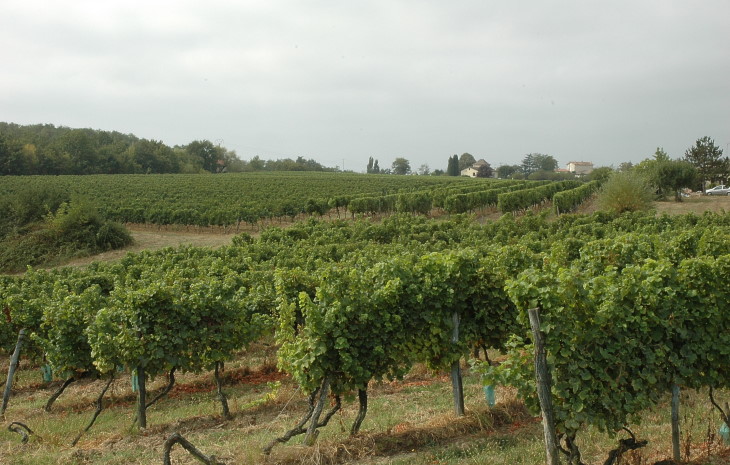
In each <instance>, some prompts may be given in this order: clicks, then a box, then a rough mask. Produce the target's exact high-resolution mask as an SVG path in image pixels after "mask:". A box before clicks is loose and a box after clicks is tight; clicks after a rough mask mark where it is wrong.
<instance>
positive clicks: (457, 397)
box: [451, 312, 464, 417]
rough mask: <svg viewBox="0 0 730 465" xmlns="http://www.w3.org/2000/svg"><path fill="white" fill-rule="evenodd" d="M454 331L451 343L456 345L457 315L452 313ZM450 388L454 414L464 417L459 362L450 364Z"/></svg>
mask: <svg viewBox="0 0 730 465" xmlns="http://www.w3.org/2000/svg"><path fill="white" fill-rule="evenodd" d="M452 321H453V323H454V330H453V333H452V335H451V342H452V343H454V344H457V343H458V342H459V314H458V313H456V312H454V314H453V315H452ZM451 386H452V392H453V394H454V412H455V413H456V415H457V416H460V417H461V416H464V386H463V384H462V380H461V366H460V365H459V360H456V361H455V362H453V363H452V364H451Z"/></svg>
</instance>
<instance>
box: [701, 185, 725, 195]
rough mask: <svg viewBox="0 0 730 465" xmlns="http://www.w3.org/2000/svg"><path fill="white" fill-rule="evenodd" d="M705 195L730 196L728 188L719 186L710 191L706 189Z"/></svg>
mask: <svg viewBox="0 0 730 465" xmlns="http://www.w3.org/2000/svg"><path fill="white" fill-rule="evenodd" d="M705 195H730V187H728V186H724V185H719V186H715V187H713V188H712V189H707V190H706V191H705Z"/></svg>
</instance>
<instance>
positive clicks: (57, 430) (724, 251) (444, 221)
mask: <svg viewBox="0 0 730 465" xmlns="http://www.w3.org/2000/svg"><path fill="white" fill-rule="evenodd" d="M518 192H519V191H518ZM533 192H534V191H533ZM459 195H461V194H459ZM520 195H523V194H520ZM700 203H704V202H698V205H699V204H700ZM728 224H730V216H728V215H726V214H724V213H720V214H714V213H705V214H702V215H696V214H688V215H677V216H668V215H656V214H655V213H653V212H649V213H632V214H624V215H613V214H608V213H602V212H597V213H593V214H590V215H561V216H558V217H556V216H555V215H553V214H551V213H549V211H547V210H545V211H543V212H542V213H533V212H528V213H527V214H524V215H517V216H513V215H504V216H503V217H501V218H500V219H499V220H497V221H485V222H483V223H481V222H480V223H477V222H474V221H472V220H471V219H470V218H468V217H465V216H455V217H452V218H438V219H429V218H427V217H425V216H415V215H410V214H407V215H404V214H393V215H390V216H387V217H384V218H383V217H381V218H378V220H377V221H372V220H370V219H367V218H363V219H358V220H356V221H349V220H348V221H337V220H334V219H333V220H327V221H318V220H315V219H314V218H312V219H309V220H307V221H303V222H298V223H295V224H293V225H289V226H288V227H286V228H279V227H268V228H265V229H264V230H262V231H261V232H260V234H257V235H256V237H251V236H250V235H241V236H236V237H235V238H234V239H233V241H232V244H231V245H230V246H224V247H221V248H218V249H207V248H193V247H181V248H166V249H161V250H157V251H148V252H142V253H138V254H130V255H128V256H126V257H123V258H122V259H121V260H119V261H116V262H109V263H97V264H92V265H90V266H87V267H86V268H82V269H76V268H60V269H55V270H48V271H43V270H31V271H28V272H27V273H25V274H24V275H22V276H17V277H4V278H2V279H0V306H2V308H3V310H4V314H5V318H0V349H1V350H2V351H3V354H4V356H5V357H6V359H7V357H8V356H9V354H10V353H11V352H12V351H13V347H14V345H15V341H16V339H17V335H18V332H19V330H20V329H24V330H25V331H26V332H27V333H28V335H29V338H28V339H26V345H25V347H24V352H23V354H24V355H23V361H22V362H21V370H20V373H19V375H18V379H17V381H16V383H15V384H14V387H13V393H14V395H13V397H11V399H10V405H9V408H8V410H7V411H6V414H5V420H6V422H7V423H10V422H12V421H19V422H22V423H25V424H27V425H28V426H29V427H30V428H31V429H32V430H33V431H34V432H35V434H33V435H31V437H30V440H29V444H27V445H21V444H19V440H20V436H18V435H17V434H15V433H11V432H9V431H5V432H3V433H2V434H1V435H0V441H1V444H2V445H0V459H1V460H2V461H3V462H8V463H28V464H40V463H159V462H160V461H161V454H162V444H163V443H164V442H165V439H166V438H167V437H169V436H170V435H171V434H172V433H173V432H179V433H181V434H183V435H184V436H185V437H186V438H188V439H189V440H191V441H192V442H193V443H194V444H195V445H196V446H197V447H199V448H200V449H201V450H202V451H203V452H204V453H206V454H214V455H216V456H217V457H218V458H219V459H220V460H222V461H223V462H225V463H266V462H268V463H298V464H304V463H363V464H364V463H368V464H373V463H394V464H416V463H443V464H456V463H526V464H539V463H544V451H543V445H542V432H541V427H540V423H539V420H538V419H537V417H536V415H537V411H535V410H534V409H533V410H532V412H533V413H529V412H528V408H527V407H530V408H532V407H534V406H535V395H534V390H533V391H531V388H530V383H534V378H532V371H531V368H530V359H531V351H532V350H533V349H532V346H531V344H530V341H529V337H530V332H529V328H528V327H527V326H526V320H525V311H526V309H527V308H531V307H533V306H535V305H537V306H540V307H541V308H542V309H543V310H544V313H543V318H544V320H543V322H544V331H546V334H547V348H548V354H549V361H550V364H551V367H552V370H553V378H554V380H555V384H554V386H553V391H552V392H553V399H554V400H553V402H554V405H555V409H556V411H557V414H558V415H557V421H556V424H557V426H558V428H559V430H560V431H562V432H563V433H565V434H567V435H569V437H575V441H576V442H575V443H576V444H577V445H578V446H579V447H580V452H581V453H582V460H583V462H584V463H603V461H604V460H605V458H606V457H607V455H608V452H609V450H611V449H613V448H614V447H616V446H617V444H618V443H617V439H618V438H625V437H626V433H624V432H622V431H621V426H623V425H628V426H629V427H630V429H631V430H632V431H633V432H635V433H636V435H637V438H638V439H639V440H641V439H647V440H648V441H649V445H648V446H647V447H645V448H642V449H639V450H638V451H636V452H632V453H627V454H626V455H625V456H624V462H622V463H635V464H642V463H654V462H655V461H658V460H660V459H664V458H668V457H670V456H671V445H670V444H671V443H670V429H671V428H670V426H669V418H670V415H669V411H670V409H669V405H668V403H669V393H670V392H671V388H672V384H673V383H678V384H680V385H681V386H682V398H681V416H680V425H681V428H682V435H681V444H682V454H683V455H682V457H683V458H684V459H687V460H688V461H693V462H688V463H696V464H712V463H714V464H723V463H727V461H724V460H725V459H723V457H724V456H726V454H727V448H726V447H725V446H723V445H722V444H721V443H720V439H719V436H718V434H717V431H718V429H719V427H720V419H719V416H718V413H717V411H716V410H715V409H713V408H712V406H711V404H710V403H709V401H708V398H707V389H708V387H713V388H715V396H716V398H717V399H718V400H719V402H720V404H722V403H723V402H724V401H725V400H726V399H728V396H730V394H729V393H728V390H727V388H728V387H729V385H728V379H730V377H728V372H730V364H728V363H727V357H726V355H727V354H730V337H728V334H730V330H729V329H730V316H729V315H730V311H728V310H730V309H729V308H728V302H730V298H726V297H727V294H726V292H727V291H726V289H725V288H726V282H727V278H728V277H729V276H730V234H728V233H727V232H726V229H727V225H728ZM454 313H458V314H459V315H460V316H459V317H458V318H457V319H458V320H459V321H460V323H459V337H458V338H457V340H456V341H454V340H452V338H453V337H454V336H453V330H454V321H455V320H454ZM475 346H479V347H486V348H489V349H490V358H491V359H492V360H494V361H498V362H499V363H500V365H499V367H500V368H499V369H498V370H497V372H489V374H488V376H490V377H491V379H493V380H496V381H497V384H499V387H498V388H497V390H498V403H497V405H496V406H495V407H494V408H491V409H490V408H489V407H488V406H487V405H486V403H485V400H484V394H483V392H482V389H481V387H482V386H481V374H480V373H481V371H480V370H483V369H484V368H483V367H484V365H482V368H478V365H477V368H471V366H470V363H469V362H468V361H469V360H470V359H471V356H472V354H473V349H474V347H475ZM457 361H458V362H459V364H460V366H461V368H462V370H463V371H464V377H463V380H464V386H465V389H464V398H465V404H466V407H467V410H466V415H465V416H456V415H455V414H454V413H453V400H452V394H451V383H450V382H449V380H448V373H449V369H450V368H451V369H454V367H455V366H456V365H455V363H456V362H457ZM45 362H47V363H49V364H50V365H51V366H52V368H53V371H54V373H56V377H55V379H54V381H52V382H51V383H46V382H41V380H40V372H39V366H40V365H42V364H43V363H45ZM222 362H225V367H226V369H225V371H223V390H224V391H225V392H226V393H227V395H228V404H229V406H230V409H231V413H232V416H231V418H230V419H226V418H224V417H223V416H222V413H221V403H219V402H218V399H217V397H216V385H215V383H214V382H213V375H212V369H213V367H214V366H219V367H220V363H222ZM275 365H278V366H279V367H280V369H281V370H282V372H278V371H276V369H275V368H274V367H275ZM5 367H7V365H5ZM171 368H175V369H176V370H177V374H176V377H177V382H176V387H174V388H173V390H172V391H171V392H170V394H169V395H168V396H167V397H165V398H163V399H162V400H161V401H160V402H159V403H158V404H155V405H154V406H152V407H150V408H149V409H148V410H147V412H146V420H147V424H146V428H139V427H138V426H132V418H133V417H134V416H135V403H136V401H137V394H135V393H133V392H132V391H131V388H130V376H131V373H132V372H133V371H136V372H138V373H139V372H140V370H142V372H144V373H146V374H147V375H149V376H150V377H151V378H152V379H151V381H150V383H149V384H148V386H147V387H148V388H149V395H150V396H152V395H154V394H156V393H159V392H160V391H161V390H162V388H163V386H164V384H165V377H166V374H167V373H168V371H169V370H170V369H171ZM82 371H90V372H92V373H93V375H92V377H91V378H90V379H89V378H85V379H83V380H81V381H78V382H77V383H74V384H71V386H70V387H69V389H68V391H67V392H66V393H64V394H63V395H62V396H61V398H60V399H59V401H58V403H57V404H56V405H55V406H54V408H53V410H52V412H51V413H47V412H44V411H43V406H44V405H45V402H46V400H47V398H48V397H49V396H50V394H51V393H52V391H53V389H55V388H57V387H58V386H60V384H61V383H62V381H63V380H64V379H66V378H68V377H69V376H71V375H72V374H73V373H77V374H78V373H80V372H82ZM96 376H98V377H100V378H101V379H99V380H96V381H94V380H93V378H94V377H96ZM112 376H113V377H114V378H115V381H114V382H113V384H112V388H111V391H110V392H109V393H107V397H106V398H105V401H104V402H105V405H106V406H107V410H105V411H104V412H103V413H102V414H101V416H100V417H99V420H98V424H96V425H94V427H93V428H92V429H91V431H90V432H89V433H88V434H87V435H85V436H84V437H82V439H81V440H80V442H79V444H78V445H77V446H75V447H70V446H69V443H70V441H71V440H72V439H73V438H74V437H75V436H76V435H77V434H78V433H79V432H80V431H81V430H82V429H83V428H84V426H85V425H86V423H87V422H88V421H89V419H90V417H91V415H92V414H93V411H94V406H93V405H92V404H93V402H94V399H95V397H96V396H97V395H98V394H99V392H100V391H101V389H102V388H103V386H104V385H105V381H104V380H106V379H109V378H110V377H112ZM531 379H532V381H531ZM316 389H322V390H331V393H332V395H331V396H329V397H326V398H325V397H322V398H321V400H320V401H317V402H314V403H313V404H312V405H313V406H314V405H315V404H317V405H319V406H321V407H322V408H323V411H325V412H326V411H328V410H330V408H333V407H335V406H336V405H337V402H336V400H335V399H336V398H338V397H339V398H341V400H342V406H343V407H342V409H341V410H339V411H336V412H335V413H334V414H333V415H334V416H332V417H331V419H330V421H329V423H328V424H327V426H324V425H320V427H319V428H318V431H320V432H321V434H319V437H318V438H317V440H316V442H315V443H314V444H315V445H314V446H303V445H301V444H300V441H301V439H300V438H301V436H298V437H295V438H294V439H292V440H290V441H289V442H287V443H286V444H280V445H278V446H276V447H275V448H274V449H273V452H272V454H271V456H269V457H268V458H266V456H265V455H263V453H262V449H263V448H264V447H265V446H266V445H267V444H269V443H270V442H271V441H272V440H273V439H275V438H277V437H280V436H281V435H283V434H284V433H285V432H286V431H287V430H288V429H291V428H293V427H294V426H295V425H296V424H297V422H298V421H299V419H300V418H302V416H303V415H304V414H305V413H306V412H307V410H308V403H307V397H308V394H309V393H312V392H316V391H315V390H316ZM365 389H367V393H368V399H369V404H368V413H367V415H366V416H365V420H364V422H363V423H362V425H361V428H360V431H359V432H358V433H357V434H355V435H352V436H351V435H350V428H351V426H352V425H353V421H354V418H355V416H356V415H357V413H358V396H359V391H363V390H365ZM312 399H314V397H312ZM323 415H324V414H323ZM615 431H618V437H616V436H614V435H613V434H610V433H612V432H615ZM39 445H42V447H39ZM173 455H174V457H175V459H174V460H175V462H174V463H194V462H193V459H192V457H189V456H187V455H186V454H185V452H184V451H183V450H182V448H180V447H179V446H178V447H177V448H176V449H175V452H174V454H173Z"/></svg>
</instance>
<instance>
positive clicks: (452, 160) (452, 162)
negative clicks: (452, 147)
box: [446, 154, 461, 176]
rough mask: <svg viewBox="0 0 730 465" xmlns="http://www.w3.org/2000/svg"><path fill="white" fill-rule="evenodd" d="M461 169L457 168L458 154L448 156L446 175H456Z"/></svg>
mask: <svg viewBox="0 0 730 465" xmlns="http://www.w3.org/2000/svg"><path fill="white" fill-rule="evenodd" d="M460 172H461V170H460V169H459V156H458V155H456V154H454V155H453V156H451V157H449V165H448V167H447V168H446V174H447V175H448V176H458V175H459V174H460Z"/></svg>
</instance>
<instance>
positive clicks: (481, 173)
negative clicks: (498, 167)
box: [477, 163, 494, 178]
mask: <svg viewBox="0 0 730 465" xmlns="http://www.w3.org/2000/svg"><path fill="white" fill-rule="evenodd" d="M493 174H494V170H493V169H492V167H491V166H490V165H489V163H485V164H483V165H481V166H480V167H479V169H478V170H477V177H478V178H491V177H492V175H493Z"/></svg>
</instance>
